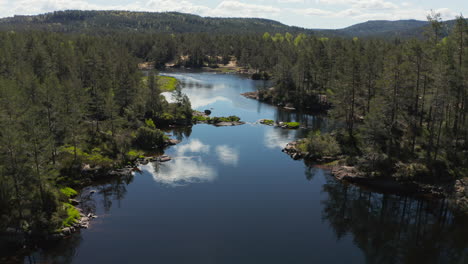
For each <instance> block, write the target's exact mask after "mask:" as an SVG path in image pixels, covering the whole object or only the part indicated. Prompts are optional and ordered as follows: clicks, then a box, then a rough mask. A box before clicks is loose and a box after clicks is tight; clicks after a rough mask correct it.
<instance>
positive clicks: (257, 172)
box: [24, 72, 468, 264]
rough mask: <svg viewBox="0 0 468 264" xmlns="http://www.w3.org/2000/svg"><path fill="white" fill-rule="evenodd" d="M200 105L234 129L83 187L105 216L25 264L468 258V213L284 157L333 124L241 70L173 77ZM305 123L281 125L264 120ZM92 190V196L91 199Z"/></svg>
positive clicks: (200, 133)
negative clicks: (280, 98) (277, 102)
mask: <svg viewBox="0 0 468 264" xmlns="http://www.w3.org/2000/svg"><path fill="white" fill-rule="evenodd" d="M165 74H167V75H170V76H174V77H176V78H178V79H179V80H180V81H181V85H182V88H183V92H184V93H186V94H187V95H188V96H189V98H190V100H191V102H192V107H193V108H194V109H196V110H200V111H203V110H205V109H210V110H211V111H212V115H213V116H228V115H237V116H239V117H241V119H242V120H243V121H246V122H247V124H246V125H243V126H237V127H214V126H211V125H195V126H193V127H192V128H186V129H178V130H175V131H172V132H171V134H172V135H173V137H175V138H178V139H180V140H182V142H181V143H180V144H179V145H177V146H174V147H171V148H169V149H167V150H166V154H167V155H170V156H171V157H173V160H172V161H170V162H167V163H163V164H148V165H145V166H142V167H141V169H142V173H137V174H135V175H133V176H132V177H128V178H125V179H118V180H117V179H116V180H114V181H112V182H108V183H105V184H101V185H97V186H93V187H89V188H86V189H85V190H84V191H83V192H82V194H81V195H80V196H81V197H79V198H80V199H81V200H82V201H83V207H84V208H85V210H86V211H89V212H94V213H95V214H97V215H98V218H97V219H96V220H94V221H93V222H91V226H90V228H89V229H85V230H82V231H81V232H79V233H77V234H75V235H73V236H72V237H71V238H69V239H66V240H64V241H61V242H59V243H56V244H52V245H44V246H43V247H42V248H40V249H37V250H36V251H35V252H34V253H32V254H29V255H28V256H26V257H25V258H24V262H25V263H29V262H32V261H36V262H37V263H204V264H209V263H236V264H237V263H243V264H248V263H269V264H273V263H468V225H467V224H466V223H467V222H466V220H467V219H466V218H464V217H462V216H456V215H454V214H453V213H452V212H451V211H450V210H449V209H448V208H447V203H446V202H445V201H423V200H418V199H415V198H411V197H404V196H396V195H390V194H381V193H375V192H371V191H368V190H365V189H362V188H358V187H356V186H352V185H347V184H342V183H340V182H337V181H336V180H335V179H334V178H333V177H332V176H331V175H330V173H329V172H328V171H325V170H322V169H320V168H310V167H308V166H306V165H305V164H304V162H302V161H294V160H292V159H291V158H290V157H289V156H287V155H286V154H284V153H282V152H281V148H282V147H284V146H285V145H286V143H287V142H289V141H291V140H293V139H295V138H300V137H304V136H305V135H306V134H307V132H308V131H309V130H312V129H326V127H327V126H328V124H327V120H326V118H323V117H318V116H313V115H307V114H296V113H293V112H287V111H283V110H280V109H278V108H276V107H274V106H270V105H267V104H263V103H260V102H257V101H255V100H251V99H247V98H244V97H242V96H241V95H240V94H241V93H244V92H249V91H254V90H256V89H258V88H259V87H267V86H268V84H267V83H266V82H263V81H252V80H249V79H246V78H243V77H241V76H237V75H224V74H214V73H196V72H193V73H165ZM263 118H266V119H274V120H277V121H299V122H301V123H302V124H304V125H306V126H307V127H308V129H299V130H285V129H281V128H274V127H269V126H264V125H260V124H257V123H256V122H257V121H258V120H259V119H263ZM90 190H96V191H97V192H96V193H95V194H90Z"/></svg>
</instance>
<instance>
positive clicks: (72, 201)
mask: <svg viewBox="0 0 468 264" xmlns="http://www.w3.org/2000/svg"><path fill="white" fill-rule="evenodd" d="M70 204H71V205H79V204H80V201H78V200H76V199H70Z"/></svg>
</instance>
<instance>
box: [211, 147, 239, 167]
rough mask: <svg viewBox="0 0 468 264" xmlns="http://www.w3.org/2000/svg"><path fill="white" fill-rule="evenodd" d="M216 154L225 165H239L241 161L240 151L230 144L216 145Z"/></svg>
mask: <svg viewBox="0 0 468 264" xmlns="http://www.w3.org/2000/svg"><path fill="white" fill-rule="evenodd" d="M216 154H217V155H218V159H219V161H220V162H221V163H223V164H224V165H232V166H237V163H238V162H239V152H238V151H237V150H236V149H233V148H231V147H229V146H228V145H221V146H217V147H216Z"/></svg>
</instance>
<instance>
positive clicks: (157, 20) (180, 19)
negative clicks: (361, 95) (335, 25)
mask: <svg viewBox="0 0 468 264" xmlns="http://www.w3.org/2000/svg"><path fill="white" fill-rule="evenodd" d="M454 25H455V22H454V21H453V20H451V21H446V22H443V23H442V32H443V35H444V36H446V35H447V34H448V33H449V32H450V31H451V30H452V28H453V26H454ZM429 26H430V24H429V23H428V22H427V21H418V20H397V21H386V20H375V21H368V22H364V23H359V24H356V25H352V26H349V27H346V28H343V29H336V30H329V29H304V28H299V27H294V26H287V25H284V24H281V23H279V22H277V21H273V20H268V19H259V18H216V17H201V16H197V15H192V14H184V13H176V12H165V13H153V12H129V11H79V10H69V11H57V12H53V13H47V14H42V15H35V16H15V17H11V18H2V19H0V30H14V31H25V30H43V31H49V32H50V31H52V32H62V33H86V34H93V35H96V34H115V33H124V32H125V33H136V32H138V33H149V34H155V33H174V34H177V33H210V34H221V35H227V34H238V35H240V34H263V33H265V32H270V33H283V34H284V33H286V32H289V33H291V34H299V33H304V34H307V35H309V34H316V35H317V36H322V37H361V38H362V37H366V38H368V37H376V38H384V39H387V40H391V39H392V38H395V37H399V38H405V39H406V38H423V37H424V33H425V32H426V31H427V30H428V28H429Z"/></svg>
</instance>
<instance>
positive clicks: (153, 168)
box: [140, 156, 217, 187]
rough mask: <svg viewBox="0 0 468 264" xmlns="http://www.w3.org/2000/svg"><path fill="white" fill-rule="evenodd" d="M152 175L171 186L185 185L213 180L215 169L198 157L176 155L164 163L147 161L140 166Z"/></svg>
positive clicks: (158, 180) (156, 179)
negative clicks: (147, 162)
mask: <svg viewBox="0 0 468 264" xmlns="http://www.w3.org/2000/svg"><path fill="white" fill-rule="evenodd" d="M140 169H141V170H142V171H145V172H148V173H150V174H151V175H152V176H153V179H154V180H155V181H156V182H159V183H162V184H166V185H169V186H172V187H177V186H185V185H188V184H192V183H200V182H210V181H213V180H214V179H215V178H216V176H217V173H216V171H215V170H214V169H213V168H212V167H210V166H208V165H206V164H204V163H203V160H202V158H201V157H200V156H198V157H176V158H174V159H173V160H172V161H170V162H166V163H162V164H160V163H157V162H153V163H149V164H147V165H143V166H141V168H140Z"/></svg>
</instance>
